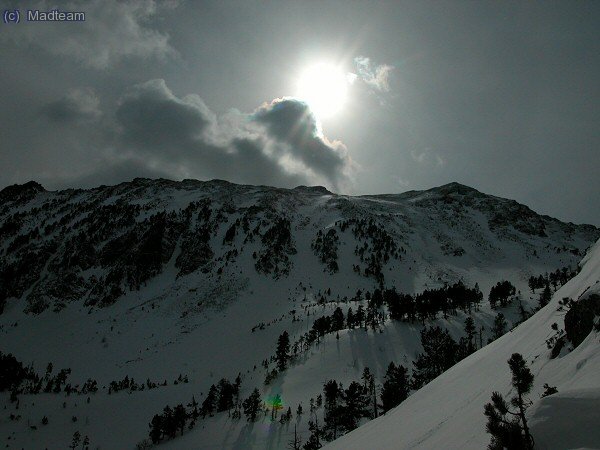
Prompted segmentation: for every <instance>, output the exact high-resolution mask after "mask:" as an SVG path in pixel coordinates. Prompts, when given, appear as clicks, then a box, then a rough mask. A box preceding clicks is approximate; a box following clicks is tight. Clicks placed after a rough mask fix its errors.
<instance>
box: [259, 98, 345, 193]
mask: <svg viewBox="0 0 600 450" xmlns="http://www.w3.org/2000/svg"><path fill="white" fill-rule="evenodd" d="M253 119H254V121H255V122H257V123H260V124H263V125H265V127H266V130H267V132H268V133H269V135H270V136H272V137H273V138H274V139H276V140H277V142H278V143H280V144H284V145H283V146H280V147H278V150H279V151H282V152H284V153H286V154H288V155H290V156H291V157H293V158H297V159H298V160H300V161H301V162H302V163H303V164H304V165H305V166H306V167H307V168H309V169H310V170H312V171H314V172H315V173H317V174H319V175H321V176H324V177H326V178H327V179H329V180H333V181H334V182H335V184H336V185H337V183H338V182H340V181H342V179H343V178H345V177H347V176H348V175H349V173H350V172H351V170H352V165H353V164H352V161H351V159H350V157H349V156H348V151H347V149H346V147H345V146H344V144H342V143H341V142H339V141H334V142H329V141H328V140H327V138H326V137H325V136H323V135H322V133H321V131H320V130H319V127H318V125H317V121H316V119H315V117H314V115H313V114H312V113H311V111H310V109H309V107H308V105H306V104H305V103H303V102H301V101H298V100H295V99H290V98H287V99H277V100H274V101H272V102H271V103H269V104H266V105H263V106H262V107H261V108H259V109H258V110H257V111H256V112H255V113H254V115H253Z"/></svg>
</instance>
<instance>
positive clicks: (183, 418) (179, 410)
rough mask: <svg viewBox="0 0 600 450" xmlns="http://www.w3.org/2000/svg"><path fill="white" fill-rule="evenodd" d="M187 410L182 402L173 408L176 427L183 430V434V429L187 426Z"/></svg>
mask: <svg viewBox="0 0 600 450" xmlns="http://www.w3.org/2000/svg"><path fill="white" fill-rule="evenodd" d="M187 418H188V415H187V412H186V410H185V408H184V407H183V405H182V404H179V405H177V406H176V407H175V409H174V410H173V423H174V426H175V429H176V430H177V429H179V430H180V431H181V435H182V436H183V429H184V428H185V423H186V422H187Z"/></svg>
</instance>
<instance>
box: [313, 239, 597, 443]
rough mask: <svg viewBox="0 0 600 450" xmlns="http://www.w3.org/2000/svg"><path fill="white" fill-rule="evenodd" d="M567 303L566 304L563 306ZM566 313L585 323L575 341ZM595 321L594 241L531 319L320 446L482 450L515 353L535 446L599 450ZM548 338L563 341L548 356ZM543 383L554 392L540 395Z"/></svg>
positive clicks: (509, 389)
mask: <svg viewBox="0 0 600 450" xmlns="http://www.w3.org/2000/svg"><path fill="white" fill-rule="evenodd" d="M569 301H572V302H574V304H573V305H570V308H569V306H567V305H568V302H569ZM566 310H569V312H567V313H566V314H565V311H566ZM574 311H580V314H581V315H582V317H587V318H588V319H589V326H588V327H587V328H585V329H584V330H582V331H583V333H581V336H580V337H579V339H576V338H574V337H576V336H577V331H578V330H577V329H576V328H577V326H576V325H575V323H574V322H573V318H574V316H575V314H573V312H574ZM570 313H571V314H570ZM598 316H600V241H599V242H597V243H596V245H595V246H594V247H593V248H592V249H591V250H590V252H589V253H588V254H587V255H586V257H585V258H584V260H583V261H582V270H581V272H580V273H579V274H578V275H577V276H576V277H575V278H573V279H571V280H570V281H569V282H568V283H567V284H566V285H564V286H563V287H562V288H560V289H559V290H558V291H557V292H556V293H555V294H554V296H553V299H552V301H551V302H550V303H549V304H548V305H546V306H545V307H544V308H543V309H542V310H540V311H539V312H537V313H536V314H535V315H534V316H533V317H531V318H530V319H529V320H527V321H526V322H524V323H523V324H521V325H520V326H518V327H517V328H515V329H514V330H512V331H511V332H509V333H507V334H506V335H504V336H503V337H501V338H500V339H498V340H496V341H494V342H492V343H491V344H489V345H488V346H486V347H484V348H483V349H481V350H479V351H477V352H476V353H474V354H473V355H471V356H470V357H468V358H466V359H464V360H463V361H461V362H459V363H458V364H457V365H455V366H454V367H452V368H451V369H450V370H448V371H447V372H445V373H443V374H442V375H441V376H439V377H438V378H436V379H435V380H434V381H432V382H431V383H429V384H428V385H427V386H425V387H423V388H422V389H420V390H419V391H417V392H415V393H414V394H413V395H412V396H410V397H409V398H408V399H407V400H406V401H405V402H403V403H402V404H401V405H400V406H398V407H397V408H395V409H393V410H391V411H389V412H388V414H386V415H385V416H384V417H380V418H378V419H376V420H373V421H372V422H369V423H367V424H365V425H364V426H363V427H361V428H359V429H357V430H355V431H353V432H351V433H349V434H347V435H345V436H343V437H341V438H340V439H338V440H337V441H335V442H333V443H332V444H331V445H328V446H326V447H325V448H326V449H328V450H330V449H331V450H335V449H344V450H353V449H365V448H377V449H381V450H385V449H405V448H406V449H408V448H445V449H463V448H485V447H486V446H487V444H488V443H489V441H490V435H489V434H486V433H485V423H486V420H485V417H484V415H483V405H484V404H485V403H487V402H489V401H490V397H491V394H492V392H493V391H498V392H500V393H501V394H503V395H504V396H505V398H506V397H510V396H511V395H514V389H513V388H512V386H511V384H510V379H511V373H510V370H509V367H508V365H507V364H506V362H507V360H508V359H509V358H510V356H511V354H512V353H515V352H517V353H520V354H522V355H523V356H524V358H525V360H526V361H527V363H528V364H529V367H530V369H531V371H532V372H533V374H534V377H535V379H534V384H533V389H532V391H531V394H530V396H529V398H530V400H531V401H532V407H531V408H530V410H529V411H528V414H527V417H528V421H529V426H530V428H531V434H532V435H533V437H534V440H535V448H536V449H572V448H600V427H599V426H598V425H599V424H600V380H599V378H598V374H599V373H600V325H599V324H600V322H599V319H598ZM579 322H583V321H582V320H579ZM594 322H595V325H594V326H593V327H592V326H591V324H592V323H594ZM553 325H555V326H556V325H557V327H556V328H553ZM556 336H563V337H562V338H560V339H561V342H563V343H564V347H563V348H562V349H561V350H560V351H559V353H558V354H553V348H555V347H556V345H555V344H554V345H553V346H551V345H548V341H549V339H552V338H553V337H556ZM551 342H552V343H554V342H555V341H554V340H553V341H551ZM544 384H547V385H549V386H552V387H555V388H556V389H557V390H558V392H557V393H554V394H552V395H550V396H546V397H542V394H543V393H544V391H545V389H544Z"/></svg>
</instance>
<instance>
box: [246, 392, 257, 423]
mask: <svg viewBox="0 0 600 450" xmlns="http://www.w3.org/2000/svg"><path fill="white" fill-rule="evenodd" d="M242 406H243V407H244V414H245V415H246V418H247V419H248V421H249V422H254V421H255V420H256V417H257V416H258V412H259V411H260V406H261V401H260V392H259V391H258V389H256V388H254V390H253V391H252V394H250V396H249V397H248V398H247V399H246V400H244V402H243V403H242Z"/></svg>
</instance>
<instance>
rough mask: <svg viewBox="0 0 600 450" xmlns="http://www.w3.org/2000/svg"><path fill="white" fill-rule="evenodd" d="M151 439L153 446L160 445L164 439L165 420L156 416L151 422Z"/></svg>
mask: <svg viewBox="0 0 600 450" xmlns="http://www.w3.org/2000/svg"><path fill="white" fill-rule="evenodd" d="M149 425H150V439H151V440H152V443H153V444H158V443H159V442H160V440H161V439H162V437H163V418H162V416H160V415H158V414H155V415H154V417H153V418H152V421H151V422H150V424H149Z"/></svg>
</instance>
